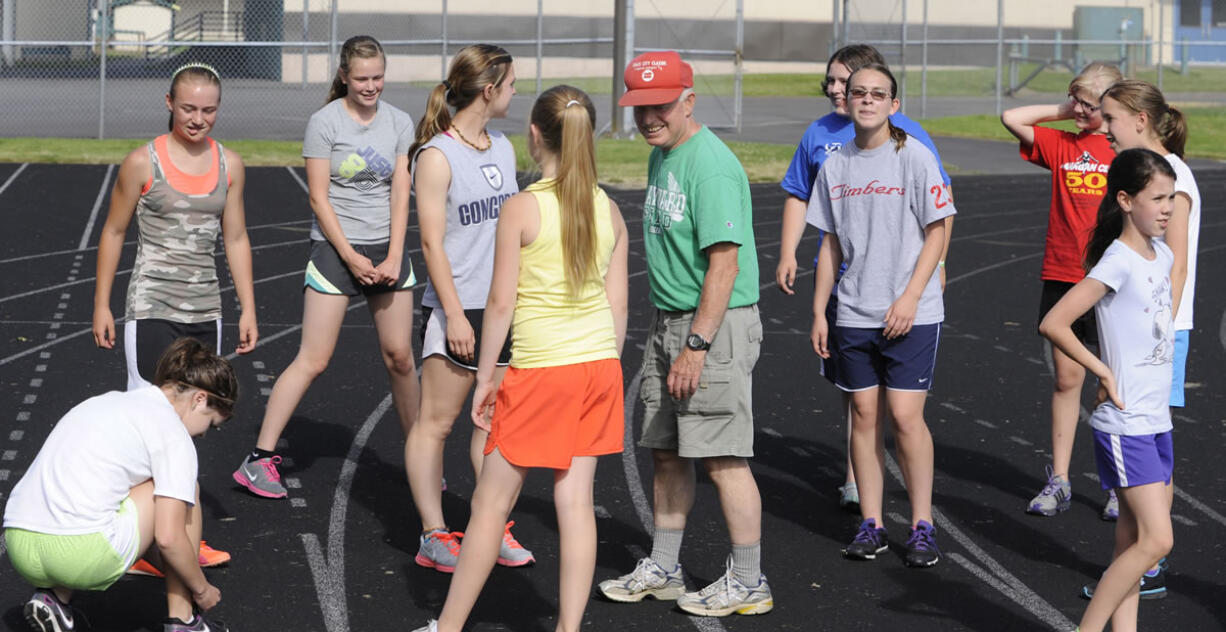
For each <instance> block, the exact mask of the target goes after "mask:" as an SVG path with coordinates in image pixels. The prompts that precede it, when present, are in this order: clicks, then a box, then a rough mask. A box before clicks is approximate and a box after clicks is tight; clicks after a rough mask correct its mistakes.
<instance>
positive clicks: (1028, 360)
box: [1026, 357, 1047, 366]
mask: <svg viewBox="0 0 1226 632" xmlns="http://www.w3.org/2000/svg"><path fill="white" fill-rule="evenodd" d="M1026 361H1027V362H1029V363H1031V364H1037V365H1039V366H1047V363H1046V362H1044V361H1042V360H1040V359H1038V358H1030V357H1027V358H1026Z"/></svg>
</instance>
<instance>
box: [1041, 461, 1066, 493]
mask: <svg viewBox="0 0 1226 632" xmlns="http://www.w3.org/2000/svg"><path fill="white" fill-rule="evenodd" d="M1063 487H1064V486H1063V485H1061V484H1060V479H1058V478H1056V476H1055V475H1054V474H1052V469H1051V466H1050V465H1048V466H1047V484H1046V485H1044V486H1043V491H1041V492H1039V495H1040V496H1055V495H1056V492H1058V491H1060V490H1061V489H1063Z"/></svg>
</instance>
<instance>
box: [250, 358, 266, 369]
mask: <svg viewBox="0 0 1226 632" xmlns="http://www.w3.org/2000/svg"><path fill="white" fill-rule="evenodd" d="M251 368H253V369H257V370H259V369H263V368H264V362H263V361H261V360H252V361H251Z"/></svg>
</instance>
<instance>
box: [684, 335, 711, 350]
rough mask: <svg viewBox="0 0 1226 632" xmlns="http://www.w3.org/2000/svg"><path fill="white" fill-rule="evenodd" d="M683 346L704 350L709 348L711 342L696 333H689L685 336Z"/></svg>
mask: <svg viewBox="0 0 1226 632" xmlns="http://www.w3.org/2000/svg"><path fill="white" fill-rule="evenodd" d="M685 346H687V347H689V348H691V349H693V350H695V351H706V350H707V349H710V348H711V344H710V343H708V342H707V341H706V340H703V338H702V336H699V335H698V334H690V335H688V336H686V337H685Z"/></svg>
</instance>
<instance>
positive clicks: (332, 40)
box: [325, 0, 341, 67]
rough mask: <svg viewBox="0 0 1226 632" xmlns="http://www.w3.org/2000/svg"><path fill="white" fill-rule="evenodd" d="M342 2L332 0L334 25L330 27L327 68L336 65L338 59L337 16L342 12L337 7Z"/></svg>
mask: <svg viewBox="0 0 1226 632" xmlns="http://www.w3.org/2000/svg"><path fill="white" fill-rule="evenodd" d="M340 1H341V0H332V25H331V26H330V27H328V63H327V64H325V67H327V66H330V65H332V64H334V63H336V59H337V57H336V32H337V29H336V14H337V12H339V11H340V8H339V7H338V6H337V4H339V3H340Z"/></svg>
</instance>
